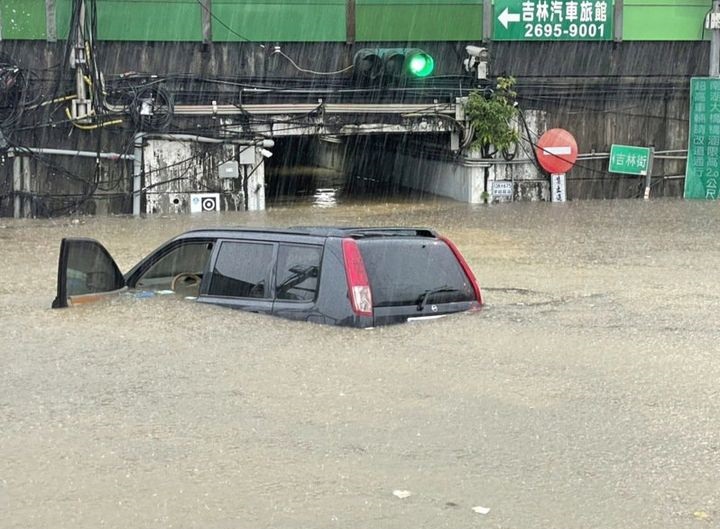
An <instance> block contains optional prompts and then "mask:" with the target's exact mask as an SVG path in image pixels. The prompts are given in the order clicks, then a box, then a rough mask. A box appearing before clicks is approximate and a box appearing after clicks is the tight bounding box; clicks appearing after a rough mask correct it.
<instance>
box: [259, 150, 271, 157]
mask: <svg viewBox="0 0 720 529" xmlns="http://www.w3.org/2000/svg"><path fill="white" fill-rule="evenodd" d="M260 154H262V155H263V156H264V157H265V158H270V157H271V156H272V155H273V153H272V152H270V151H268V150H267V149H260Z"/></svg>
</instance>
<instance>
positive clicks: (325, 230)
mask: <svg viewBox="0 0 720 529" xmlns="http://www.w3.org/2000/svg"><path fill="white" fill-rule="evenodd" d="M289 229H290V230H292V231H298V232H301V233H307V234H309V235H318V236H321V237H353V238H364V237H432V238H435V237H437V233H436V232H435V231H433V230H431V229H430V228H385V227H371V226H363V227H359V226H356V227H330V226H292V227H291V228H289Z"/></svg>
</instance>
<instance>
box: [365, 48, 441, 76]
mask: <svg viewBox="0 0 720 529" xmlns="http://www.w3.org/2000/svg"><path fill="white" fill-rule="evenodd" d="M353 65H354V72H355V77H356V78H358V79H361V80H365V81H383V82H393V81H400V80H404V79H423V78H425V77H428V76H429V75H430V74H431V73H432V72H433V70H434V69H435V61H434V59H433V58H432V56H431V55H430V54H428V53H426V52H424V51H423V50H420V49H418V48H363V49H361V50H359V51H358V52H357V53H356V54H355V58H354V59H353Z"/></svg>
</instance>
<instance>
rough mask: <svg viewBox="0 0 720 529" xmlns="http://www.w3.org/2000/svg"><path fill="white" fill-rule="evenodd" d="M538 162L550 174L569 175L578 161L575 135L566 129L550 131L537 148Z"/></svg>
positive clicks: (542, 137)
mask: <svg viewBox="0 0 720 529" xmlns="http://www.w3.org/2000/svg"><path fill="white" fill-rule="evenodd" d="M535 152H536V153H537V157H538V161H539V162H540V165H542V168H543V169H545V170H546V171H547V172H548V173H552V174H558V173H567V172H568V171H569V170H570V169H571V168H572V166H573V165H575V160H577V155H578V148H577V142H576V141H575V138H573V135H572V134H570V133H569V132H568V131H566V130H565V129H550V130H549V131H547V132H546V133H545V134H543V135H542V136H541V137H540V139H539V140H538V142H537V147H535Z"/></svg>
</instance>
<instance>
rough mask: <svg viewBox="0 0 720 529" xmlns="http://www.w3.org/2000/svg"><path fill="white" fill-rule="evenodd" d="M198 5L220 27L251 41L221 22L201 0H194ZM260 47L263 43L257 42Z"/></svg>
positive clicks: (262, 46)
mask: <svg viewBox="0 0 720 529" xmlns="http://www.w3.org/2000/svg"><path fill="white" fill-rule="evenodd" d="M195 1H196V2H197V3H198V5H199V6H200V7H202V9H203V11H205V12H206V13H207V14H208V15H210V16H211V17H212V18H213V19H214V20H215V21H216V22H217V23H218V24H220V25H221V26H222V27H224V28H225V29H227V30H228V31H229V32H230V33H232V34H233V35H235V36H236V37H239V38H240V39H242V40H244V41H245V42H252V40H250V39H249V38H247V37H246V36H245V35H241V34H240V33H238V32H237V31H235V30H234V29H233V28H231V27H230V26H228V25H227V24H226V23H225V22H223V21H222V20H221V19H220V18H218V16H217V15H216V14H215V13H213V12H212V10H211V9H208V7H207V6H206V5H205V4H204V3H203V2H202V0H195ZM258 46H260V47H261V48H263V49H264V48H265V45H264V44H258Z"/></svg>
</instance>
